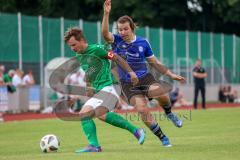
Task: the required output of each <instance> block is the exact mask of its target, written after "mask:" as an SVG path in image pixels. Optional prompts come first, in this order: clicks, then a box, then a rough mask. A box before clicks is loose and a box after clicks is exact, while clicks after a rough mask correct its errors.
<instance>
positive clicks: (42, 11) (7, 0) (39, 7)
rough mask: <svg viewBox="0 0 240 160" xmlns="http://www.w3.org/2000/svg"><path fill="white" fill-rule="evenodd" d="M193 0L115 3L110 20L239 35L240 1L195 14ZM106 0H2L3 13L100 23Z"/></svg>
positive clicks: (217, 0)
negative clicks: (127, 19)
mask: <svg viewBox="0 0 240 160" xmlns="http://www.w3.org/2000/svg"><path fill="white" fill-rule="evenodd" d="M187 1H192V2H194V0H158V1H157V0H127V1H121V0H112V12H111V17H110V18H111V19H110V20H111V21H116V20H117V18H118V17H119V16H122V15H125V14H127V15H129V16H132V17H133V19H134V20H135V21H137V22H138V24H139V25H141V26H151V27H160V26H161V27H164V28H176V29H181V30H186V29H188V30H202V31H213V32H225V33H237V34H240V31H239V29H238V28H240V1H239V0H198V2H199V4H200V5H201V7H202V9H203V11H202V12H192V11H190V10H189V9H188V7H187ZM103 2H104V0H0V12H11V13H17V12H21V13H23V14H27V15H43V16H46V17H65V18H67V19H80V18H81V19H84V20H88V21H100V20H101V19H102V13H103V9H102V6H103Z"/></svg>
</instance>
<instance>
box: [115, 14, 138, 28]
mask: <svg viewBox="0 0 240 160" xmlns="http://www.w3.org/2000/svg"><path fill="white" fill-rule="evenodd" d="M126 22H128V23H129V25H130V28H131V29H132V31H134V30H135V29H136V28H137V25H136V24H135V23H134V22H133V20H132V18H131V17H129V16H128V15H124V16H122V17H119V18H118V20H117V23H121V24H123V23H126Z"/></svg>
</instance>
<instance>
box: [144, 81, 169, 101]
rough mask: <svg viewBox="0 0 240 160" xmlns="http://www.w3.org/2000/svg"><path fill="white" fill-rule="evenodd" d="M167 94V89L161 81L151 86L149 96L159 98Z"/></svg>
mask: <svg viewBox="0 0 240 160" xmlns="http://www.w3.org/2000/svg"><path fill="white" fill-rule="evenodd" d="M165 94H166V90H165V88H164V86H163V85H160V84H159V83H153V84H151V85H150V86H149V89H148V93H147V96H148V97H149V98H157V97H160V96H163V95H165Z"/></svg>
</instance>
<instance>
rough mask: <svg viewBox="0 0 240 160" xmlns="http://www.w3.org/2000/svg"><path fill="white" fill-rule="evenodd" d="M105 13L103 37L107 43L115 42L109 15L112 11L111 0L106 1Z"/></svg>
mask: <svg viewBox="0 0 240 160" xmlns="http://www.w3.org/2000/svg"><path fill="white" fill-rule="evenodd" d="M103 9H104V13H103V20H102V35H103V38H104V40H105V41H107V42H108V43H112V42H113V35H112V33H111V32H109V14H110V11H111V0H105V2H104V5H103Z"/></svg>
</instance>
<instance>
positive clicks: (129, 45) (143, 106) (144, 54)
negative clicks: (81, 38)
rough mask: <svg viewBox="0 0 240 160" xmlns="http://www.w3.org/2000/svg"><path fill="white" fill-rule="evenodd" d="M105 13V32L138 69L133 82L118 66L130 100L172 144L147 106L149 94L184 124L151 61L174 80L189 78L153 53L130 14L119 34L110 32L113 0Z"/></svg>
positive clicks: (121, 23)
mask: <svg viewBox="0 0 240 160" xmlns="http://www.w3.org/2000/svg"><path fill="white" fill-rule="evenodd" d="M103 7H104V15H103V21H102V34H103V37H104V39H105V40H106V41H107V42H108V43H111V44H112V46H113V50H114V52H115V53H117V54H118V55H120V56H121V57H122V58H124V59H125V60H126V61H127V62H128V64H129V66H130V67H131V68H132V70H133V71H134V72H135V73H136V75H137V76H138V79H139V83H138V85H136V86H132V85H131V83H130V76H129V75H128V74H126V73H124V72H123V69H122V68H121V67H118V73H119V79H120V82H121V85H122V89H123V92H124V94H125V95H126V97H127V99H128V101H129V103H130V104H131V105H133V106H135V107H136V109H137V110H138V112H139V113H140V115H141V119H142V120H143V122H144V123H145V124H146V126H148V128H149V129H150V130H151V131H152V132H153V133H154V134H155V135H156V136H157V137H158V138H159V139H160V140H161V142H162V144H163V146H166V147H169V146H171V144H170V142H169V139H168V137H167V136H166V135H165V134H164V133H163V132H162V130H161V128H160V126H159V125H158V123H157V122H156V120H155V119H154V118H153V116H152V115H151V113H150V112H149V111H148V109H147V102H148V101H147V100H146V98H156V99H157V100H158V102H159V103H160V105H161V106H162V107H163V109H164V111H165V113H166V115H167V117H168V118H169V119H170V120H171V121H172V122H173V123H174V125H175V126H177V127H182V121H181V120H180V119H179V118H178V117H177V116H176V115H174V114H173V113H172V112H171V103H170V99H169V95H168V93H166V92H165V91H164V89H163V88H164V87H163V86H162V85H161V84H160V83H159V82H158V81H156V80H155V78H154V77H153V75H152V74H151V73H150V72H149V71H148V69H147V63H149V65H150V66H152V67H154V68H155V69H156V70H158V71H159V72H161V73H162V74H165V75H167V76H169V77H170V78H171V79H173V80H177V81H180V82H185V78H184V77H182V76H179V75H176V74H174V73H172V72H171V71H170V70H169V69H168V68H166V67H165V66H164V65H163V64H161V62H160V61H158V60H157V59H156V57H155V56H154V55H153V52H152V49H151V46H150V44H149V43H148V41H147V40H145V39H144V38H142V37H140V36H137V35H135V33H134V30H135V28H136V25H135V24H134V22H133V20H132V19H131V17H129V16H122V17H120V18H119V19H118V21H117V31H118V34H112V33H111V32H109V14H110V10H111V0H106V1H105V2H104V6H103Z"/></svg>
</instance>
